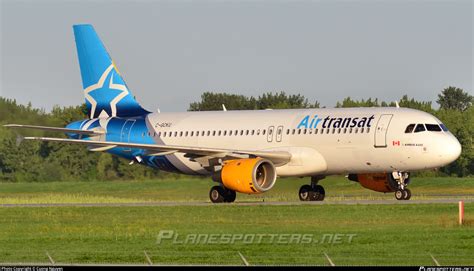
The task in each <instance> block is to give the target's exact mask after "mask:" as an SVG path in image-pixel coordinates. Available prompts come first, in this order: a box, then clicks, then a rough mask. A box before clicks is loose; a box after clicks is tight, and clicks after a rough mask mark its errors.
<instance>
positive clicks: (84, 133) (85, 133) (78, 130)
mask: <svg viewBox="0 0 474 271" xmlns="http://www.w3.org/2000/svg"><path fill="white" fill-rule="evenodd" d="M3 126H4V127H9V128H26V129H35V130H42V131H53V132H63V133H71V134H81V135H102V134H105V131H97V130H96V131H90V130H80V129H68V128H59V127H48V126H37V125H23V124H5V125H3Z"/></svg>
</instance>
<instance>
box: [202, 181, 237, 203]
mask: <svg viewBox="0 0 474 271" xmlns="http://www.w3.org/2000/svg"><path fill="white" fill-rule="evenodd" d="M236 196H237V195H236V193H235V191H234V190H230V189H227V188H225V187H223V186H219V185H216V186H213V187H212V188H211V191H209V198H210V199H211V201H212V202H213V203H221V202H234V201H235V197H236Z"/></svg>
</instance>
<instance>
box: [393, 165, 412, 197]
mask: <svg viewBox="0 0 474 271" xmlns="http://www.w3.org/2000/svg"><path fill="white" fill-rule="evenodd" d="M392 176H393V179H395V181H397V184H398V189H397V190H396V191H395V198H396V199H397V200H409V199H410V198H411V191H410V189H408V188H406V187H407V185H408V183H409V182H410V175H409V174H408V173H407V172H393V173H392Z"/></svg>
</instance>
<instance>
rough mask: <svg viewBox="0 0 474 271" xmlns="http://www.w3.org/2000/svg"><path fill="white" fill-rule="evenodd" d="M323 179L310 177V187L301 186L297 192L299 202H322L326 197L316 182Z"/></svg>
mask: <svg viewBox="0 0 474 271" xmlns="http://www.w3.org/2000/svg"><path fill="white" fill-rule="evenodd" d="M323 178H324V177H321V176H313V177H311V185H307V184H305V185H303V186H301V188H300V191H299V198H300V200H301V201H323V200H324V197H325V195H326V191H324V188H323V187H322V186H321V185H318V182H319V181H320V180H322V179H323Z"/></svg>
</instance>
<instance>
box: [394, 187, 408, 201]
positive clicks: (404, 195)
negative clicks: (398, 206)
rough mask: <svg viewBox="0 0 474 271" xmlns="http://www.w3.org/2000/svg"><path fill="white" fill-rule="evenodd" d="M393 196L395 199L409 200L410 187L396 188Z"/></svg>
mask: <svg viewBox="0 0 474 271" xmlns="http://www.w3.org/2000/svg"><path fill="white" fill-rule="evenodd" d="M395 198H396V199H397V200H409V199H410V198H411V191H410V189H408V188H405V189H398V190H397V191H395Z"/></svg>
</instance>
